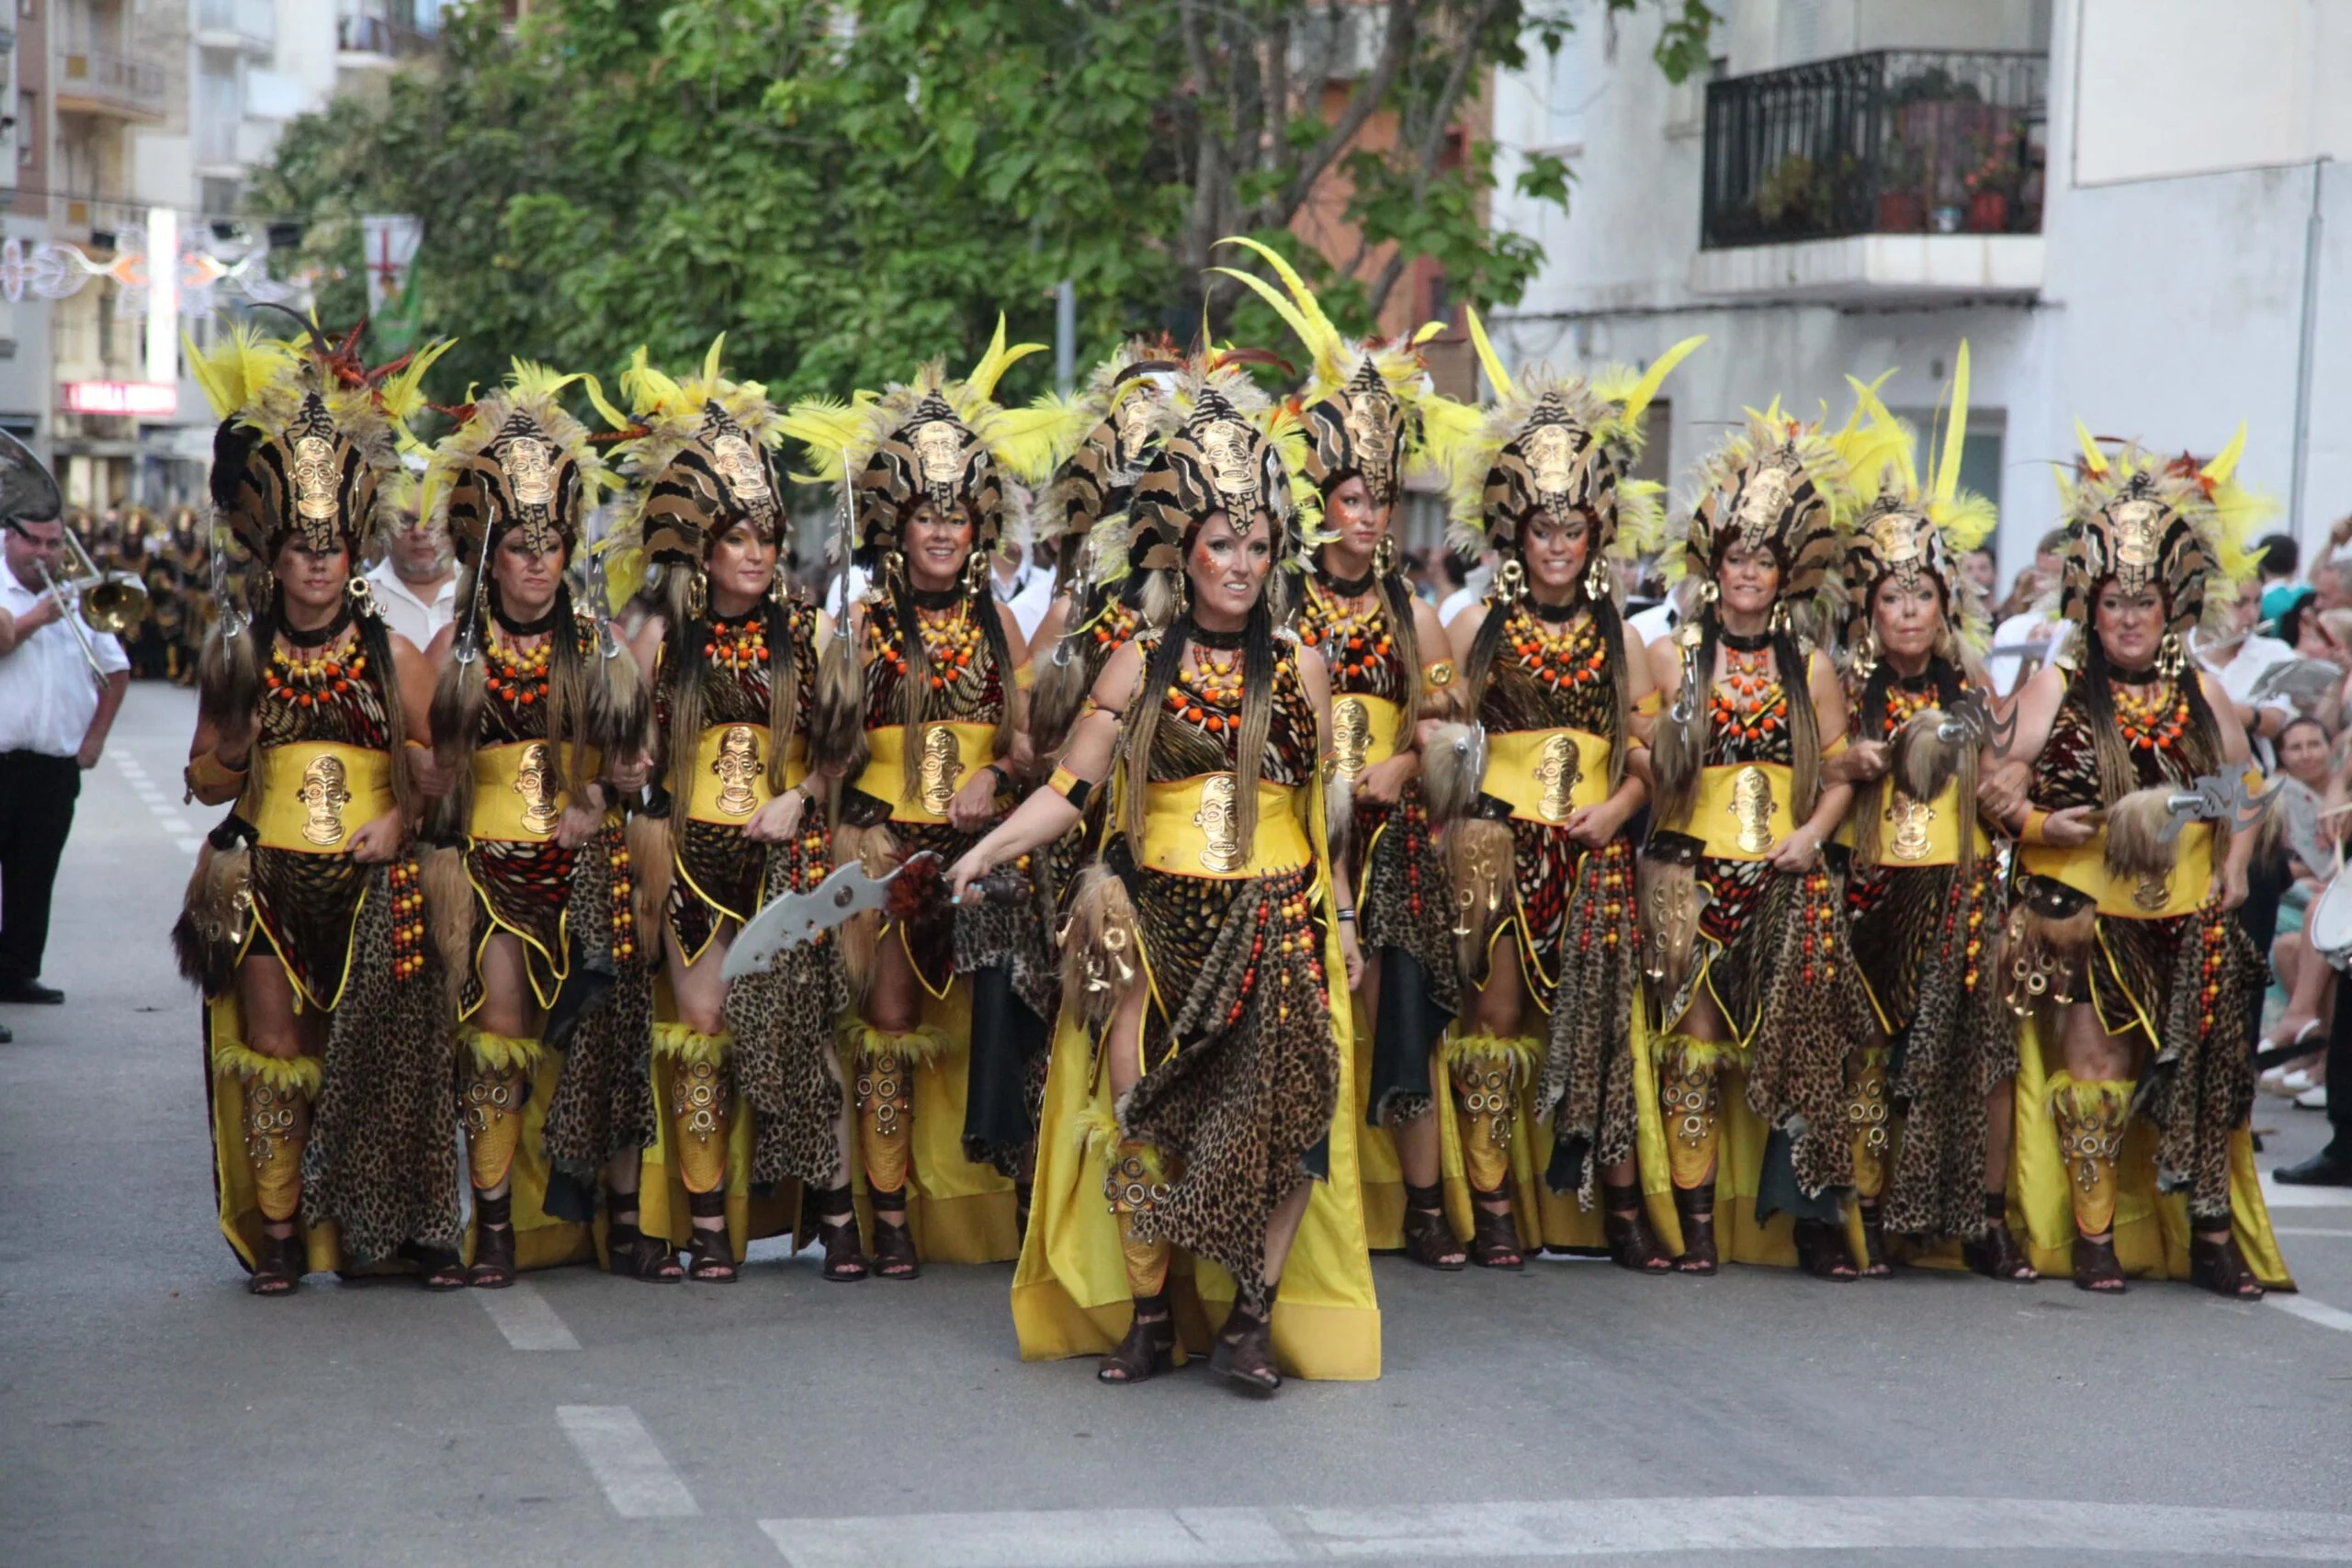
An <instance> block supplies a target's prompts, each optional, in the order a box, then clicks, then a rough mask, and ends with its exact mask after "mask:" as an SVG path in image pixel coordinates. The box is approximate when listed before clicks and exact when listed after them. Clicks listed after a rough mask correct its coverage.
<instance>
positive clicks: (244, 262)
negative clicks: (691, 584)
mask: <svg viewBox="0 0 2352 1568" xmlns="http://www.w3.org/2000/svg"><path fill="white" fill-rule="evenodd" d="M203 232H205V231H202V230H199V231H198V233H199V234H200V233H203ZM229 248H230V250H231V251H232V253H235V252H242V254H216V253H215V252H213V251H212V250H210V249H209V248H208V247H207V246H206V245H205V244H204V243H203V241H202V240H200V239H199V238H198V235H197V234H184V235H182V236H181V237H180V241H179V245H178V250H179V271H178V276H177V279H176V281H177V284H178V288H177V289H176V293H177V295H178V305H179V309H178V311H177V313H178V314H179V315H182V316H188V317H202V316H207V315H209V314H211V312H212V306H213V298H212V291H213V290H214V289H215V288H220V287H223V286H226V287H229V288H233V289H234V290H235V291H236V292H237V293H239V294H242V295H243V296H244V297H245V298H246V299H250V300H253V301H254V303H255V304H280V303H283V302H284V301H286V300H288V299H293V298H295V297H296V296H297V295H299V294H300V292H301V285H300V280H298V281H297V282H295V283H281V282H279V281H278V280H277V278H274V277H272V276H269V242H268V241H267V240H266V239H255V240H254V241H253V242H252V243H251V244H250V245H232V246H231V247H229ZM93 278H106V279H108V280H110V281H112V282H113V284H114V285H115V287H116V288H117V290H118V291H119V292H118V294H117V297H116V299H115V313H116V314H117V315H119V316H143V315H145V314H146V313H147V295H148V288H147V284H148V273H147V230H146V227H145V225H143V224H137V223H134V224H131V225H130V226H129V227H128V228H125V229H122V230H120V231H118V232H117V233H116V235H115V252H114V256H113V258H112V259H111V260H108V261H103V262H100V261H92V260H91V259H90V256H89V254H88V253H87V252H85V251H84V250H83V249H82V247H81V246H79V245H70V244H66V243H62V242H61V241H49V240H43V241H40V242H39V243H35V244H32V245H29V246H28V245H27V244H26V243H24V242H23V241H22V240H17V239H10V240H6V241H0V298H5V299H7V301H8V302H9V303H10V304H12V305H13V304H15V303H17V301H18V300H20V299H23V298H24V297H25V296H26V295H27V294H28V293H29V294H32V295H35V296H38V297H39V298H40V299H65V298H66V297H67V296H69V295H74V294H79V293H80V292H81V291H82V290H83V288H85V287H86V286H87V285H88V284H89V283H90V281H91V280H92V279H93Z"/></svg>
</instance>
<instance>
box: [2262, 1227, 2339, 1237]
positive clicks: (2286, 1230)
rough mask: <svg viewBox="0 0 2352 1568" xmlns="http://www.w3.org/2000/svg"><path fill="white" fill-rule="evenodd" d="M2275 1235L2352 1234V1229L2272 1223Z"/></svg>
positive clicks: (2272, 1232) (2271, 1228) (2272, 1231)
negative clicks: (2340, 1229) (2341, 1229)
mask: <svg viewBox="0 0 2352 1568" xmlns="http://www.w3.org/2000/svg"><path fill="white" fill-rule="evenodd" d="M2270 1230H2271V1234H2273V1235H2352V1231H2339V1230H2330V1229H2328V1228H2327V1227H2326V1226H2325V1225H2272V1226H2271V1227H2270Z"/></svg>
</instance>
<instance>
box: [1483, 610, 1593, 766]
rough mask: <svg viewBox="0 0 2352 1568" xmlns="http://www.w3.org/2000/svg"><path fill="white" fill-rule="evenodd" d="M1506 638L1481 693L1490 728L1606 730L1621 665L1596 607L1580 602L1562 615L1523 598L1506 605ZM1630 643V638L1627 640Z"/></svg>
mask: <svg viewBox="0 0 2352 1568" xmlns="http://www.w3.org/2000/svg"><path fill="white" fill-rule="evenodd" d="M1506 615H1507V617H1508V618H1507V619H1506V620H1505V621H1504V622H1503V634H1502V641H1501V643H1500V644H1499V645H1498V647H1497V648H1496V649H1495V659H1494V662H1493V663H1492V664H1491V665H1489V666H1488V667H1487V679H1486V685H1485V687H1484V689H1483V690H1481V691H1480V692H1479V694H1478V722H1479V723H1480V724H1482V725H1484V726H1486V728H1487V729H1488V730H1489V731H1500V730H1514V729H1557V728H1573V729H1581V730H1585V731H1588V732H1589V733H1591V734H1594V735H1602V736H1605V735H1607V734H1609V733H1610V730H1611V728H1612V723H1611V721H1612V719H1613V717H1614V714H1615V708H1616V705H1617V680H1616V671H1614V670H1612V669H1611V666H1610V660H1611V659H1613V658H1616V657H1618V651H1617V650H1616V649H1611V648H1610V647H1609V645H1608V641H1607V639H1606V638H1604V637H1602V636H1601V631H1600V625H1599V623H1597V622H1596V621H1595V620H1594V619H1593V617H1592V612H1591V611H1590V610H1589V609H1588V608H1586V607H1585V606H1583V605H1577V606H1576V607H1575V608H1574V610H1573V613H1572V614H1570V615H1568V616H1567V617H1566V619H1560V620H1555V619H1552V618H1550V617H1548V616H1546V615H1543V614H1541V613H1540V609H1539V608H1538V607H1536V606H1532V605H1531V604H1530V603H1529V602H1528V601H1525V600H1521V602H1520V603H1519V604H1514V605H1513V606H1511V608H1510V610H1509V611H1508V612H1506ZM1621 646H1622V645H1621Z"/></svg>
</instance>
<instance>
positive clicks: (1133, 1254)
mask: <svg viewBox="0 0 2352 1568" xmlns="http://www.w3.org/2000/svg"><path fill="white" fill-rule="evenodd" d="M1167 1194H1168V1179H1167V1172H1166V1170H1165V1168H1163V1165H1162V1163H1161V1160H1160V1157H1159V1150H1158V1149H1156V1148H1154V1147H1152V1146H1151V1145H1149V1144H1139V1143H1136V1142H1133V1141H1132V1140H1122V1141H1121V1142H1120V1143H1119V1144H1118V1145H1116V1146H1115V1147H1114V1148H1113V1149H1111V1150H1110V1151H1109V1152H1108V1157H1107V1158H1106V1160H1105V1162H1104V1165H1103V1195H1104V1196H1105V1197H1107V1198H1108V1199H1110V1201H1111V1212H1112V1213H1114V1214H1116V1215H1118V1217H1119V1253H1120V1257H1121V1258H1122V1259H1123V1260H1124V1261H1125V1265H1126V1270H1127V1290H1128V1292H1130V1293H1131V1294H1134V1295H1136V1296H1139V1297H1140V1296H1156V1295H1158V1294H1159V1292H1161V1291H1163V1290H1165V1289H1167V1287H1168V1258H1169V1252H1170V1248H1169V1246H1168V1243H1167V1242H1165V1241H1163V1240H1162V1239H1160V1236H1159V1231H1158V1230H1157V1228H1156V1227H1155V1226H1154V1225H1153V1223H1152V1213H1153V1211H1154V1210H1155V1209H1156V1208H1157V1207H1158V1206H1159V1201H1160V1200H1161V1199H1162V1198H1164V1197H1166V1196H1167Z"/></svg>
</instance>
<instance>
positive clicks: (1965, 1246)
mask: <svg viewBox="0 0 2352 1568" xmlns="http://www.w3.org/2000/svg"><path fill="white" fill-rule="evenodd" d="M1960 1256H1961V1258H1962V1261H1963V1262H1965V1263H1966V1264H1967V1265H1968V1267H1969V1268H1970V1269H1973V1271H1975V1272H1976V1273H1979V1274H1982V1275H1984V1276H1985V1278H1986V1279H1987V1280H2008V1281H2010V1282H2011V1283H2014V1284H2020V1285H2022V1284H2030V1283H2031V1282H2032V1281H2034V1280H2039V1279H2041V1275H2040V1274H2039V1273H2037V1272H2036V1271H2035V1269H2034V1267H2033V1265H2032V1264H2031V1263H2030V1262H2029V1261H2027V1259H2026V1256H2025V1251H2024V1249H2023V1248H2022V1247H2018V1238H2017V1237H2016V1236H2014V1235H2010V1234H2009V1203H2008V1199H2007V1197H2006V1196H2005V1195H2004V1194H2002V1193H1998V1192H1987V1193H1985V1234H1984V1235H1981V1236H1977V1237H1974V1238H1973V1239H1971V1240H1968V1241H1963V1242H1962V1243H1961V1244H1960Z"/></svg>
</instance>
